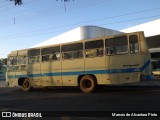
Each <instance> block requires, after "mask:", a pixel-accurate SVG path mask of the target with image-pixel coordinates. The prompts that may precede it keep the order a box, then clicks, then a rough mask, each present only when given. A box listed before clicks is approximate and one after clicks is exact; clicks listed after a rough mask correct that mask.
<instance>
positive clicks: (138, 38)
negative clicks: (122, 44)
mask: <svg viewBox="0 0 160 120" xmlns="http://www.w3.org/2000/svg"><path fill="white" fill-rule="evenodd" d="M130 36H137V45H138V46H137V48H138V49H137V50H138V51H137V52H136V49H135V50H134V52H131V51H132V50H131V44H130V43H131V42H130ZM139 41H140V37H139V34H129V35H128V44H129V45H128V47H129V53H130V54H139V53H140V44H139Z"/></svg>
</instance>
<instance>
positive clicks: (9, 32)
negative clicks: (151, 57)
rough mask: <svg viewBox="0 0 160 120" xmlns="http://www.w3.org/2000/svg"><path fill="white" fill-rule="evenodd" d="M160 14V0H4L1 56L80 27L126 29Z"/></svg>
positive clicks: (0, 15) (1, 2)
mask: <svg viewBox="0 0 160 120" xmlns="http://www.w3.org/2000/svg"><path fill="white" fill-rule="evenodd" d="M159 18H160V0H74V1H73V0H70V2H65V3H64V2H61V0H58V1H57V0H23V5H21V6H14V2H10V1H9V0H8V1H6V0H0V48H1V49H0V58H6V57H7V54H8V53H10V52H11V51H13V50H20V49H26V48H30V47H32V46H34V45H36V44H39V43H41V42H43V41H46V40H48V39H50V38H52V37H55V36H57V35H60V34H62V33H64V32H67V31H69V30H72V29H74V28H77V27H79V26H85V25H94V26H100V27H105V28H109V29H113V30H122V29H126V28H129V27H132V26H135V25H139V24H142V23H145V22H149V21H152V20H156V19H159Z"/></svg>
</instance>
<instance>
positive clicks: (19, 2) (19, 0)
mask: <svg viewBox="0 0 160 120" xmlns="http://www.w3.org/2000/svg"><path fill="white" fill-rule="evenodd" d="M10 1H14V3H15V5H22V4H23V3H22V0H10ZM56 1H59V0H56ZM61 1H63V2H68V1H70V0H61ZM73 1H74V0H73Z"/></svg>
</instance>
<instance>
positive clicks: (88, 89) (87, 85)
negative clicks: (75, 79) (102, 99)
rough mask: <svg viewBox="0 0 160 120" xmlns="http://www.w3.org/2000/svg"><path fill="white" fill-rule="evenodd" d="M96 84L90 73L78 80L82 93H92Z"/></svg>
mask: <svg viewBox="0 0 160 120" xmlns="http://www.w3.org/2000/svg"><path fill="white" fill-rule="evenodd" d="M96 86H97V83H96V80H95V79H94V77H92V76H90V75H85V76H83V77H82V78H81V80H80V89H81V90H82V91H83V92H84V93H93V92H94V90H95V88H96Z"/></svg>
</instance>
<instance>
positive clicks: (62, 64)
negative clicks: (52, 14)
mask: <svg viewBox="0 0 160 120" xmlns="http://www.w3.org/2000/svg"><path fill="white" fill-rule="evenodd" d="M64 39H67V38H64ZM150 75H151V61H150V54H149V50H148V47H147V45H146V40H145V37H144V33H143V32H133V33H125V34H119V35H114V36H104V37H100V38H93V39H87V40H79V41H76V42H68V43H62V44H55V45H49V46H43V47H35V48H30V49H24V50H17V51H12V52H10V54H8V65H7V73H6V76H7V80H6V81H7V83H8V85H9V86H11V87H13V86H20V87H21V88H22V90H23V91H30V90H31V89H32V88H33V87H35V86H46V87H48V86H54V87H58V86H63V87H65V86H75V87H80V89H81V90H82V92H84V93H92V92H94V91H95V89H96V88H97V86H101V85H102V86H104V85H110V84H112V85H116V84H125V83H134V82H139V81H140V80H141V79H148V78H149V76H150Z"/></svg>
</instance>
